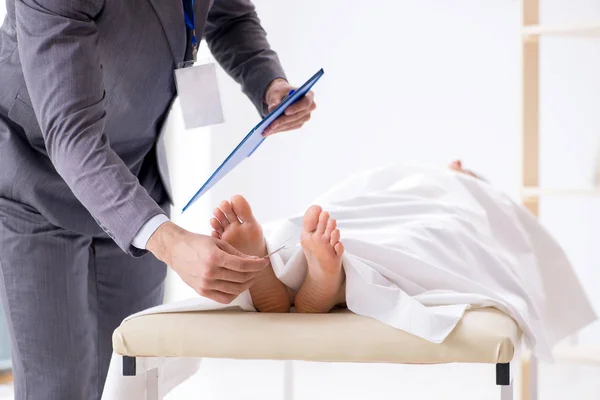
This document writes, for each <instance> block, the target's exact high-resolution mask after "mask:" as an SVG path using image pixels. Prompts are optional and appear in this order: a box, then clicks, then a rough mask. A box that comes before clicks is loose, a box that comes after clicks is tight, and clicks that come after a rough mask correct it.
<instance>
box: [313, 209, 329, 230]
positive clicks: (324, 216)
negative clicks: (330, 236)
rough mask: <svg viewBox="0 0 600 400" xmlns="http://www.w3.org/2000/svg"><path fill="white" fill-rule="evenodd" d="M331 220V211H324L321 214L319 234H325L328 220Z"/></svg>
mask: <svg viewBox="0 0 600 400" xmlns="http://www.w3.org/2000/svg"><path fill="white" fill-rule="evenodd" d="M328 221H329V213H328V212H327V211H323V212H322V213H321V215H319V223H318V224H317V230H316V233H318V234H319V235H323V234H325V229H326V228H327V222H328Z"/></svg>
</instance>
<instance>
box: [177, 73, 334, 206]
mask: <svg viewBox="0 0 600 400" xmlns="http://www.w3.org/2000/svg"><path fill="white" fill-rule="evenodd" d="M324 74H325V72H324V71H323V69H320V70H319V71H317V73H316V74H314V75H313V76H312V77H311V78H310V79H309V80H307V81H306V82H305V83H304V84H303V85H302V86H300V87H299V88H297V89H296V90H291V91H290V92H289V93H288V94H287V95H286V96H285V97H284V98H283V100H282V101H281V102H280V103H279V105H278V106H277V107H275V109H274V110H273V111H271V112H270V113H269V114H268V115H267V116H266V117H264V118H263V119H262V120H261V121H260V122H259V123H258V124H257V125H256V126H255V127H254V128H252V130H251V131H250V132H249V133H248V134H247V135H246V136H245V137H244V139H242V141H241V142H240V143H239V144H238V145H237V146H236V148H235V149H233V151H232V152H231V153H230V154H229V156H227V158H226V159H225V161H223V163H222V164H221V165H220V166H219V167H218V168H217V169H216V170H215V172H213V174H212V175H211V176H210V178H208V180H207V181H206V182H205V183H204V185H202V187H201V188H200V189H199V190H198V191H197V192H196V194H194V196H193V197H192V198H191V199H190V201H188V203H187V204H186V205H185V207H183V210H182V211H181V212H182V213H183V212H185V211H186V210H187V209H188V208H189V207H190V206H191V205H192V204H193V203H194V202H195V201H196V200H198V198H200V196H202V195H203V194H204V193H206V192H207V191H208V190H209V189H210V188H212V187H213V186H214V185H215V184H216V183H217V182H218V181H219V180H221V179H222V178H223V177H224V176H225V175H227V174H228V173H229V172H230V171H232V170H233V169H234V168H235V167H236V166H238V165H239V164H240V163H241V162H242V161H243V160H244V159H246V158H248V157H250V156H251V155H252V154H254V152H255V151H256V150H257V149H258V147H259V146H260V145H261V144H262V143H263V142H264V141H265V139H266V137H264V136H263V135H262V134H263V132H264V131H265V129H267V127H268V126H269V125H271V123H273V121H275V120H276V119H277V118H279V117H280V116H281V115H282V114H283V113H284V112H285V110H286V109H287V108H288V107H289V106H291V105H292V104H294V103H295V102H296V101H298V100H299V99H300V98H302V97H303V96H304V95H306V94H307V93H308V92H309V91H310V89H311V88H312V87H313V86H314V85H315V83H317V82H318V81H319V79H321V77H322V76H323V75H324Z"/></svg>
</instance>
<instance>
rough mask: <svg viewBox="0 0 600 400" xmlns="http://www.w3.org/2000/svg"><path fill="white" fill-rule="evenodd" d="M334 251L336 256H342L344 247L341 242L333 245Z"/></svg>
mask: <svg viewBox="0 0 600 400" xmlns="http://www.w3.org/2000/svg"><path fill="white" fill-rule="evenodd" d="M334 249H335V253H336V254H337V255H338V256H340V257H341V256H342V254H344V245H343V244H342V242H337V244H336V245H335V247H334Z"/></svg>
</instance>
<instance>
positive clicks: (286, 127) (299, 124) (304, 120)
mask: <svg viewBox="0 0 600 400" xmlns="http://www.w3.org/2000/svg"><path fill="white" fill-rule="evenodd" d="M310 118H311V114H307V115H305V116H304V117H302V118H300V119H298V120H297V121H293V122H290V123H289V124H285V125H282V126H280V127H279V128H277V130H274V131H273V132H272V133H278V132H285V131H291V130H294V129H298V128H300V127H302V126H303V125H304V124H305V123H307V122H308V121H310Z"/></svg>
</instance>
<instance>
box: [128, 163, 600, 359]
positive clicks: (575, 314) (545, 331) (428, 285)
mask: <svg viewBox="0 0 600 400" xmlns="http://www.w3.org/2000/svg"><path fill="white" fill-rule="evenodd" d="M316 204H319V205H321V206H323V208H324V209H326V210H328V211H329V212H330V213H331V214H332V216H333V217H334V218H336V219H337V221H338V227H339V228H340V231H341V233H342V241H343V243H344V246H345V248H346V253H345V255H344V258H343V267H344V270H345V272H346V299H347V304H348V308H349V309H350V310H352V311H354V312H355V313H357V314H361V315H365V316H369V317H372V318H375V319H377V320H379V321H382V322H383V323H386V324H389V325H391V326H394V327H396V328H398V329H402V330H405V331H407V332H410V333H412V334H414V335H417V336H420V337H422V338H425V339H427V340H430V341H432V342H436V343H439V342H441V341H443V340H444V339H445V338H446V336H447V335H448V334H449V333H450V332H451V331H452V329H453V328H454V327H455V326H456V324H457V323H458V321H459V320H460V319H461V317H462V315H463V313H464V311H465V310H466V309H468V308H471V307H483V306H490V305H491V306H495V307H497V308H499V309H501V310H503V311H504V312H506V313H508V314H509V315H510V316H512V317H513V318H514V319H515V320H516V321H517V323H518V324H519V325H520V327H521V329H522V330H523V332H524V338H525V340H526V342H527V344H528V345H529V347H530V348H532V349H533V350H534V352H535V353H536V354H537V355H538V357H540V358H541V359H542V360H550V359H551V351H550V350H551V347H552V346H553V345H554V344H555V343H556V342H557V341H558V340H560V339H562V338H564V337H566V336H568V335H569V334H572V333H574V332H575V331H577V330H578V329H580V328H582V327H584V326H585V325H587V324H588V323H590V322H592V321H594V320H595V319H596V315H595V314H594V312H593V310H592V307H591V305H590V303H589V301H588V300H587V298H586V296H585V294H584V292H583V289H582V287H581V285H580V283H579V281H578V279H577V277H576V275H575V273H574V271H573V268H572V266H571V264H570V263H569V261H568V259H567V257H566V256H565V254H564V252H563V251H562V249H561V248H560V246H559V245H558V244H557V243H556V242H555V241H554V240H553V238H552V237H551V236H550V235H549V234H548V232H547V231H546V230H545V229H544V228H543V227H542V226H541V225H540V224H539V223H538V222H537V220H536V218H535V217H533V216H532V215H531V214H529V213H528V212H527V211H526V210H525V209H523V208H522V207H521V206H520V205H518V204H516V203H515V202H513V201H512V200H511V199H510V198H509V197H508V196H506V195H505V194H503V193H501V192H499V191H498V190H496V189H494V188H493V187H492V186H491V185H489V184H488V183H486V182H483V181H480V180H477V179H474V178H472V177H470V176H467V175H462V174H458V173H455V172H452V171H450V170H446V169H442V170H439V169H432V168H427V167H421V166H393V167H385V168H379V169H376V170H373V171H368V172H365V173H362V174H359V175H357V176H354V177H352V178H350V179H348V180H347V181H346V182H344V183H342V184H340V185H339V186H337V187H335V188H334V189H332V190H331V191H330V192H328V193H326V194H324V195H323V196H321V198H320V199H318V200H317V201H316ZM301 221H302V215H301V214H299V215H297V216H294V217H292V218H289V219H286V220H283V221H279V222H276V223H274V224H270V225H269V226H266V227H265V232H266V233H265V236H266V237H267V247H268V248H269V251H271V250H273V249H275V248H277V247H278V246H279V244H280V243H281V242H283V241H285V240H286V239H288V238H289V237H290V236H293V237H294V240H295V239H298V238H299V235H300V227H301ZM271 262H272V265H273V268H274V270H275V273H276V275H277V276H278V277H279V278H280V279H281V280H282V281H283V282H284V283H285V284H286V285H287V286H289V287H291V288H293V289H296V290H297V289H298V288H299V287H300V285H301V284H302V281H303V278H304V275H305V272H306V260H305V259H304V256H303V254H302V251H301V249H300V248H295V249H290V250H285V251H282V252H281V253H278V254H276V255H274V256H273V257H271ZM222 307H223V306H222V305H220V304H218V303H215V302H212V301H210V300H207V299H202V298H197V299H190V300H187V301H185V302H180V303H175V304H167V305H163V306H160V307H156V308H153V309H150V310H146V311H144V312H142V313H140V314H136V315H134V316H131V317H130V318H134V317H136V316H139V315H142V314H149V313H157V312H175V311H183V310H208V309H217V308H222ZM230 307H238V308H240V309H243V310H247V311H252V310H254V308H253V306H252V300H251V298H250V295H249V293H248V292H246V293H244V294H242V295H241V296H240V297H238V299H236V301H235V302H234V303H232V304H231V305H230Z"/></svg>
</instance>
